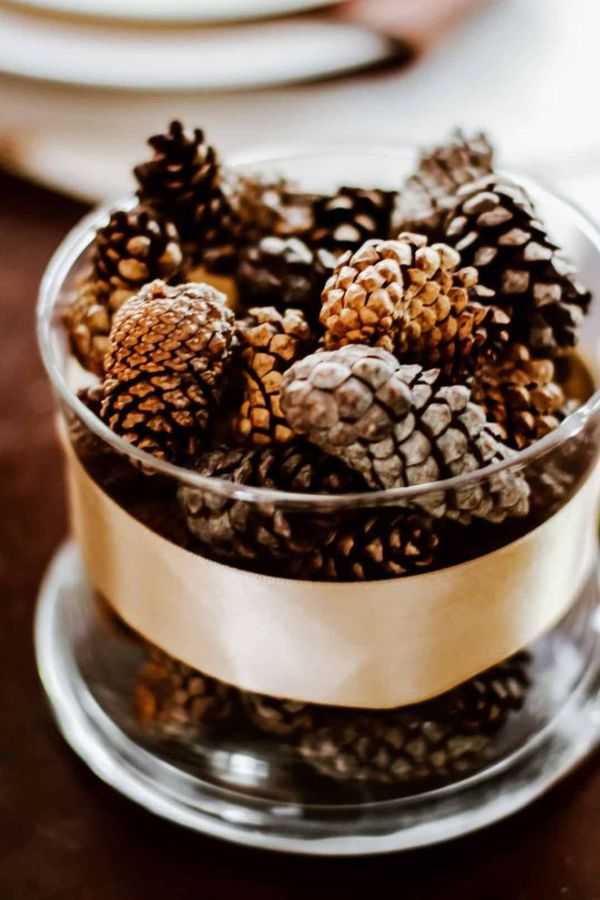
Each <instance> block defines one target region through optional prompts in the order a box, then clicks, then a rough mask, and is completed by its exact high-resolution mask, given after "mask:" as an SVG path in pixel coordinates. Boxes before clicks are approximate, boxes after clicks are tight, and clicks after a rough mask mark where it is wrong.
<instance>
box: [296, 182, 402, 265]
mask: <svg viewBox="0 0 600 900" xmlns="http://www.w3.org/2000/svg"><path fill="white" fill-rule="evenodd" d="M395 201H396V193H395V192H394V191H381V190H377V189H374V190H363V189H362V188H355V187H342V188H340V189H339V191H338V192H337V193H336V194H335V195H334V196H333V197H319V198H318V199H317V200H316V201H315V203H314V206H313V210H314V219H315V224H314V227H313V229H312V231H311V232H310V236H309V238H308V239H307V240H308V241H309V243H311V244H312V245H313V246H314V247H325V248H326V249H327V250H331V252H332V253H337V254H340V253H343V252H344V251H346V250H357V249H358V247H360V245H361V244H364V242H365V241H367V240H369V239H370V238H387V237H389V234H390V227H391V216H392V208H393V206H394V203H395Z"/></svg>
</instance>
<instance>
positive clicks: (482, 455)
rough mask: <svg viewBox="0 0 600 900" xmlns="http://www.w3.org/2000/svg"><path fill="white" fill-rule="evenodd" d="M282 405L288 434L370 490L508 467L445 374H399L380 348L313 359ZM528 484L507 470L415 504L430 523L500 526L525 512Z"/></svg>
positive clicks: (407, 370)
mask: <svg viewBox="0 0 600 900" xmlns="http://www.w3.org/2000/svg"><path fill="white" fill-rule="evenodd" d="M281 405H282V409H283V411H284V413H285V415H286V417H287V419H288V422H289V424H290V426H291V427H292V429H293V430H294V431H295V432H296V433H297V434H300V435H304V436H305V437H306V438H307V439H308V440H309V441H311V442H312V443H314V444H316V445H317V446H318V447H320V448H321V449H322V450H324V451H325V452H326V453H328V454H331V455H333V456H337V457H339V458H340V459H342V460H343V461H344V462H345V463H346V464H347V465H348V466H350V467H351V468H354V469H356V471H358V472H360V474H361V475H362V476H363V477H364V479H365V480H366V482H367V483H368V484H369V485H370V486H371V487H373V488H376V489H379V488H395V487H406V486H412V485H419V484H426V483H429V482H434V481H438V480H443V479H445V478H449V477H452V476H455V475H463V474H467V473H471V472H475V471H477V470H478V469H481V468H483V467H485V466H487V465H489V464H491V463H493V462H496V461H501V460H505V459H509V458H510V456H511V454H512V451H511V450H510V449H509V448H508V447H506V446H505V445H504V444H502V443H501V442H500V440H499V438H498V436H497V431H496V429H495V426H493V425H490V424H489V423H488V422H487V421H486V418H485V413H484V411H483V410H482V409H481V407H480V406H477V405H476V404H475V403H472V402H471V399H470V391H469V389H468V388H467V387H465V386H463V385H454V386H439V371H438V370H433V369H430V370H424V369H422V368H421V367H420V366H417V365H401V364H400V363H399V362H398V360H397V359H396V358H395V357H394V356H392V354H391V353H388V352H387V351H385V350H382V349H381V348H378V347H373V348H372V347H365V346H361V345H349V346H347V347H342V348H341V349H340V350H334V351H330V352H327V351H325V352H320V353H315V354H312V355H311V356H308V357H306V358H305V359H302V360H300V361H299V362H297V363H294V365H293V366H292V367H291V368H290V369H288V370H287V372H286V373H285V375H284V376H283V382H282V390H281ZM528 494H529V491H528V487H527V483H526V482H525V480H524V479H523V478H522V477H521V476H520V475H518V474H514V473H513V472H511V471H510V470H504V471H502V472H499V473H496V474H495V475H494V476H493V477H492V478H490V479H487V480H485V481H483V482H481V483H477V482H476V483H473V484H471V485H469V486H466V487H464V488H462V489H460V490H458V491H451V492H444V491H443V489H442V490H436V491H434V492H432V493H430V494H427V495H424V496H423V497H420V498H419V499H418V501H417V500H416V499H415V502H418V503H419V505H420V506H422V507H423V508H424V509H425V510H427V511H428V512H430V513H431V514H432V515H434V516H440V515H443V514H444V513H447V514H448V515H455V516H456V517H459V518H461V519H467V518H469V517H470V516H476V517H480V518H484V519H488V520H489V521H495V522H500V521H502V520H503V519H504V518H506V516H522V515H525V514H526V513H527V511H528V507H529V503H528Z"/></svg>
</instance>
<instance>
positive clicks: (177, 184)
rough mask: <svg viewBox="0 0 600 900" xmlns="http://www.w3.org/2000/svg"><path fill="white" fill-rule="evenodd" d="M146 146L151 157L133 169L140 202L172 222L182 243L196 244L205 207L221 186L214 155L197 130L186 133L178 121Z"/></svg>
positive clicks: (152, 138)
mask: <svg viewBox="0 0 600 900" xmlns="http://www.w3.org/2000/svg"><path fill="white" fill-rule="evenodd" d="M148 143H149V145H150V146H151V147H152V149H153V150H154V156H153V158H152V159H151V160H150V161H149V162H145V163H142V164H141V165H139V166H136V168H135V169H134V174H135V177H136V178H137V180H138V183H139V185H140V187H139V190H138V197H139V199H140V203H142V204H143V205H144V206H147V207H149V208H150V209H152V210H154V212H155V213H157V215H159V216H160V217H161V218H162V219H163V220H169V221H171V222H174V223H175V225H176V226H177V228H178V230H179V234H180V235H181V238H182V240H185V241H195V240H196V239H197V237H198V231H199V225H200V223H202V221H203V220H204V219H205V217H206V215H207V210H206V207H207V204H209V203H210V201H211V200H212V199H213V196H214V193H215V191H216V190H218V188H219V186H220V182H221V167H220V163H219V159H218V157H217V154H216V152H215V150H214V148H213V147H211V146H209V145H208V144H207V143H206V142H205V140H204V133H203V132H202V131H201V130H200V129H198V128H196V129H195V130H194V132H193V134H188V133H186V132H185V131H184V128H183V125H182V124H181V122H177V121H174V122H171V125H170V126H169V131H168V132H167V133H166V134H157V135H155V136H154V137H151V138H150V140H149V141H148Z"/></svg>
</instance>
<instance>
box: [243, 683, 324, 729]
mask: <svg viewBox="0 0 600 900" xmlns="http://www.w3.org/2000/svg"><path fill="white" fill-rule="evenodd" d="M241 700H242V706H243V708H244V711H245V713H246V715H247V717H248V719H249V720H250V721H251V722H252V724H253V725H255V726H256V727H257V728H258V729H259V730H260V731H264V732H265V734H273V735H279V736H280V737H290V736H291V735H297V734H302V733H305V732H309V731H312V730H313V729H314V727H315V718H314V709H315V707H314V704H310V703H302V702H301V701H299V700H280V699H278V698H276V697H269V696H267V695H266V694H252V693H250V692H249V691H242V692H241Z"/></svg>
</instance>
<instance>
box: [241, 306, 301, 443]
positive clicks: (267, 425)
mask: <svg viewBox="0 0 600 900" xmlns="http://www.w3.org/2000/svg"><path fill="white" fill-rule="evenodd" d="M238 333H239V339H240V344H241V347H242V352H241V358H242V366H243V375H244V398H243V400H242V404H241V406H240V410H239V413H238V416H237V419H236V423H235V431H236V433H237V435H238V437H239V438H241V439H242V440H243V441H246V442H248V443H251V444H286V443H288V442H289V441H291V440H292V438H293V433H292V430H291V428H290V427H289V425H288V424H287V421H286V419H285V416H284V415H283V413H282V412H281V407H280V403H279V390H280V386H281V378H282V376H283V373H284V372H285V370H286V369H287V368H289V366H290V365H291V364H292V363H293V362H294V361H295V360H297V359H299V358H300V357H301V356H304V354H305V353H306V351H307V350H308V348H309V345H310V343H311V331H310V328H309V326H308V323H307V322H306V319H305V318H304V315H303V313H302V312H301V311H300V310H298V309H286V311H285V312H284V313H283V315H282V314H281V313H280V312H278V311H277V310H276V309H275V308H274V307H272V306H257V307H255V308H254V309H250V310H249V312H248V317H247V318H246V319H244V320H242V321H241V322H240V323H239V326H238Z"/></svg>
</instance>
